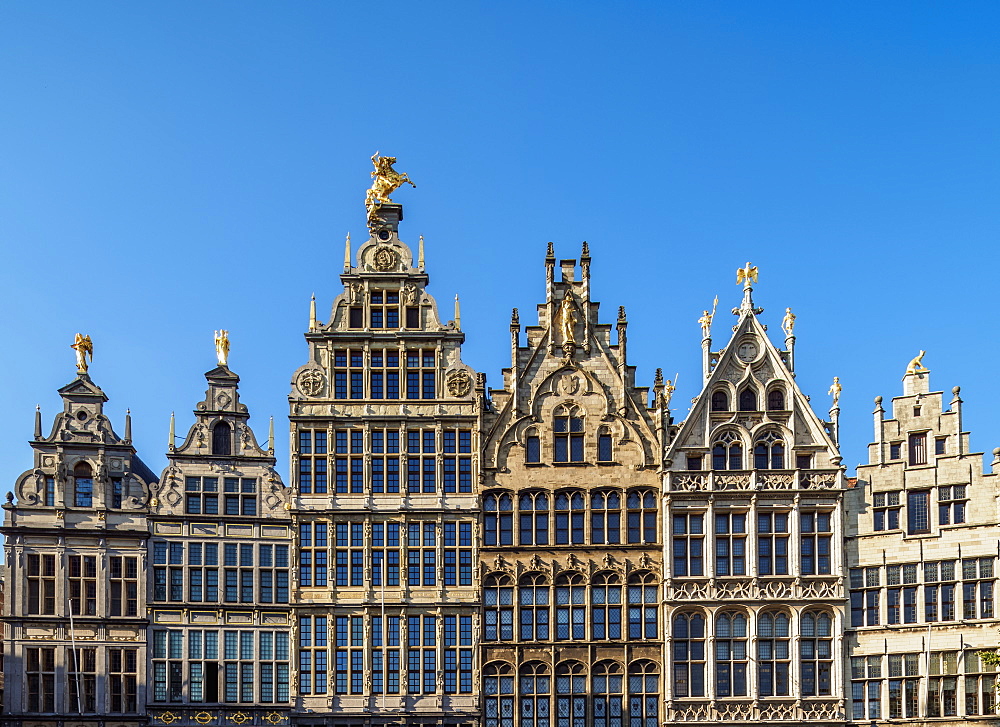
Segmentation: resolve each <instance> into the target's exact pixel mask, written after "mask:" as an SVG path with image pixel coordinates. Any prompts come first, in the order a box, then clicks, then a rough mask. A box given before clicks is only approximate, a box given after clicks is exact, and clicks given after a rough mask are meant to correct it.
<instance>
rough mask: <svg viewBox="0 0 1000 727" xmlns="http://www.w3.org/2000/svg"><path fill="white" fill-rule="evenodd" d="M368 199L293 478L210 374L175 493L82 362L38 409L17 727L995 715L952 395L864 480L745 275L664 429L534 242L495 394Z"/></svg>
mask: <svg viewBox="0 0 1000 727" xmlns="http://www.w3.org/2000/svg"><path fill="white" fill-rule="evenodd" d="M396 181H399V179H398V178H396ZM397 186H398V185H397ZM370 202H371V200H370ZM367 211H368V213H369V217H368V223H369V229H370V233H371V234H370V237H369V239H367V240H366V241H365V242H364V243H363V244H362V245H361V246H360V248H358V249H357V250H354V249H352V248H351V245H350V239H349V238H348V241H347V245H346V259H345V261H344V267H343V271H342V275H341V285H342V286H343V289H342V292H341V293H340V294H338V295H337V296H336V297H335V298H334V300H333V303H332V307H331V310H330V314H329V318H328V320H327V321H325V322H324V321H321V320H318V319H317V315H316V308H315V300H314V301H313V306H312V309H311V311H310V322H309V328H308V331H307V332H306V334H305V339H306V343H307V345H308V352H307V355H306V358H305V363H304V364H303V365H302V366H301V367H300V368H298V369H297V370H296V371H294V372H292V377H291V391H290V394H289V420H290V434H291V444H292V447H291V450H292V451H291V458H290V460H291V461H290V472H289V476H288V477H287V478H285V481H287V482H288V483H289V484H288V486H286V485H285V484H284V483H283V481H282V477H281V476H280V475H279V474H278V472H277V470H276V463H275V459H274V451H273V429H272V433H271V435H270V436H269V437H268V443H267V446H261V445H260V444H259V443H258V439H257V437H256V436H255V434H254V432H253V431H252V430H251V429H250V427H249V412H248V411H247V409H246V407H245V406H244V405H243V404H241V403H240V399H239V391H238V384H239V378H238V377H237V376H236V374H235V373H233V372H232V371H231V370H230V369H229V368H228V366H226V365H220V366H219V367H217V368H215V369H213V370H211V371H209V372H208V373H207V374H206V379H207V383H208V391H207V393H206V396H205V399H204V400H203V401H202V402H200V403H198V404H197V406H196V409H195V411H194V422H193V423H192V424H191V425H190V428H189V430H188V432H187V434H186V436H185V437H184V439H183V442H181V443H180V444H179V445H178V444H177V443H176V439H175V437H174V425H173V421H172V422H171V428H170V439H169V445H168V451H167V453H166V460H167V466H166V468H165V469H164V470H163V472H162V474H161V475H160V477H159V478H158V479H157V478H156V477H155V476H154V475H153V474H152V473H151V472H150V471H149V470H148V468H147V467H146V466H145V465H144V464H143V463H142V462H141V461H140V460H139V458H138V457H137V455H136V452H135V450H134V449H133V447H132V444H131V441H130V439H131V434H130V424H129V420H128V419H126V423H125V429H124V436H119V435H118V434H116V433H115V432H114V430H113V429H112V427H111V424H110V422H109V421H108V419H107V417H106V416H105V415H104V413H103V404H104V402H105V401H106V397H105V395H104V393H103V392H102V391H101V389H100V388H98V387H97V386H96V384H94V383H93V381H92V380H91V379H90V377H89V375H87V374H86V373H82V374H80V375H79V376H78V377H77V378H76V379H75V380H74V381H73V382H72V383H70V384H69V385H68V386H66V387H64V388H63V389H61V390H60V395H61V397H62V400H63V411H62V412H61V413H60V414H59V415H58V416H57V417H56V419H55V423H54V426H53V428H52V431H51V433H50V434H49V435H48V436H44V435H43V433H42V422H41V415H40V414H37V415H36V425H35V434H34V438H33V440H32V441H31V448H32V450H33V453H34V462H33V467H32V469H30V470H28V471H27V472H25V473H24V474H23V475H22V476H21V477H19V478H18V480H17V482H16V483H15V484H14V488H13V490H14V491H13V492H12V493H10V494H8V496H7V503H6V504H5V505H4V512H5V519H4V524H3V528H2V532H3V534H4V535H5V537H6V544H5V556H6V557H5V561H6V563H5V578H4V582H5V586H6V592H5V602H4V605H3V622H4V627H5V643H4V647H5V648H4V651H3V656H4V674H5V677H6V689H5V693H4V713H3V716H2V717H0V726H5V727H42V726H44V727H77V726H81V727H82V726H83V725H93V727H98V726H99V725H102V726H103V725H108V726H110V727H116V726H119V725H120V726H122V727H124V726H128V727H139V726H140V725H155V726H157V727H158V726H160V725H174V727H194V725H214V726H216V727H230V725H237V726H239V725H254V726H255V727H264V726H265V725H309V726H310V727H319V726H320V725H323V726H324V727H373V726H375V725H404V724H405V725H425V726H429V725H450V726H452V727H471V725H474V724H481V725H483V727H626V726H627V727H656V725H663V724H669V723H673V722H683V723H698V724H705V725H713V726H714V727H720V726H721V725H722V724H723V723H725V724H727V725H738V726H741V727H746V726H748V725H750V724H754V723H765V724H770V725H789V726H791V725H800V724H806V725H815V726H820V725H822V726H823V727H834V726H843V725H846V724H858V725H861V724H866V725H868V724H871V723H872V721H879V722H881V721H884V720H892V721H895V722H899V723H924V722H928V723H934V724H948V725H956V726H957V725H959V724H974V723H983V724H987V723H989V724H992V723H995V722H996V719H995V717H994V716H993V714H994V712H995V706H996V705H995V697H994V695H995V689H994V684H995V681H994V680H995V678H996V673H995V669H991V668H989V667H988V666H987V665H985V664H984V663H983V662H982V661H981V660H980V658H979V656H978V651H979V650H981V649H986V648H991V647H994V646H995V645H996V638H997V636H996V631H997V628H998V626H1000V620H998V619H997V617H996V610H995V606H994V600H995V594H994V588H995V582H996V579H995V572H996V568H997V563H996V560H997V557H998V555H1000V551H998V542H1000V541H998V533H1000V527H998V524H997V522H998V516H1000V513H998V512H997V504H996V503H997V485H996V479H995V478H996V473H997V472H998V471H1000V450H995V452H994V454H995V458H994V463H993V473H992V474H986V475H984V474H983V473H982V471H981V470H982V460H981V455H979V454H976V453H970V452H969V441H968V434H967V433H965V432H963V431H962V424H961V411H962V402H961V399H960V398H959V396H958V389H957V388H956V389H955V390H954V395H953V398H952V399H951V402H950V404H949V408H948V409H947V410H946V411H944V412H942V406H943V397H942V394H941V393H940V392H931V391H930V390H929V385H928V379H927V377H928V376H929V373H928V372H927V371H926V370H925V369H923V368H922V367H921V366H920V365H919V361H915V362H913V363H912V364H911V369H912V371H911V372H909V373H907V374H906V376H905V377H904V395H903V396H902V397H898V398H896V399H894V400H893V402H892V411H891V414H890V415H889V418H887V414H886V412H885V410H883V408H882V404H881V399H878V400H877V407H876V412H875V432H876V441H875V443H873V444H872V445H871V446H870V462H869V464H867V465H864V466H862V467H860V468H859V470H858V478H857V480H856V481H855V480H850V479H848V478H846V477H845V472H844V467H843V466H842V464H841V458H840V454H839V451H838V441H839V436H840V432H839V426H838V420H839V413H840V410H839V404H838V398H839V389H837V388H836V387H834V388H833V389H831V394H832V395H833V396H834V403H833V407H832V408H831V409H830V412H829V420H828V421H825V420H823V419H820V418H819V417H818V416H817V415H816V413H815V412H814V411H813V410H812V408H811V407H810V404H809V400H808V397H806V396H805V395H804V394H803V393H802V391H800V389H799V388H798V386H797V385H796V383H795V374H794V371H795V355H794V354H795V337H794V335H793V331H794V316H793V315H792V314H791V312H790V310H788V311H787V312H786V314H785V316H784V319H783V321H782V325H783V330H784V333H785V337H784V342H783V347H779V346H776V345H775V344H774V343H772V342H771V341H770V339H769V337H768V334H767V328H766V326H765V325H764V323H763V322H762V320H761V319H759V318H758V316H761V315H762V313H763V311H762V310H761V309H760V308H757V307H755V306H754V303H753V299H752V295H753V289H752V287H751V284H752V283H754V282H756V268H753V267H752V266H750V265H749V264H748V265H747V267H746V268H745V269H744V270H742V271H741V278H742V281H743V282H744V290H743V299H742V302H741V303H740V305H739V306H738V307H736V308H734V309H733V314H734V315H735V317H736V318H735V323H736V325H735V326H733V334H732V337H731V338H730V339H729V340H728V342H727V343H726V344H725V345H724V346H722V347H721V348H720V349H719V350H713V348H714V347H713V345H712V339H711V328H712V324H713V318H714V316H715V315H716V313H715V309H714V308H713V311H712V312H711V313H709V312H708V311H706V312H705V314H704V315H703V316H702V318H701V319H700V320H699V324H700V325H701V328H702V332H703V339H702V343H701V361H702V374H703V387H702V391H701V392H700V394H699V395H698V396H697V397H696V398H695V399H694V400H693V401H692V406H691V408H690V410H689V412H688V413H687V414H686V418H685V419H684V421H675V419H674V416H673V415H672V412H671V409H670V401H671V397H672V395H673V392H674V390H675V387H674V384H675V383H676V382H675V381H674V382H672V381H664V380H663V377H662V375H661V373H660V371H659V370H658V371H657V374H656V377H655V379H654V381H653V386H652V387H648V388H647V387H643V386H638V385H637V384H636V381H635V369H634V367H633V366H631V365H630V363H629V359H628V356H627V345H628V338H627V333H628V321H627V318H626V315H625V310H624V309H623V308H619V309H618V311H617V316H616V317H615V318H614V320H612V321H610V322H602V321H601V319H600V317H599V306H598V303H596V302H594V301H593V300H592V299H591V274H590V273H591V257H590V254H589V250H588V248H587V246H586V244H584V246H583V250H582V254H581V256H580V258H579V259H578V260H559V261H557V260H556V257H555V254H554V251H553V249H552V247H551V245H550V247H549V249H548V251H547V254H546V256H545V261H544V270H545V300H544V302H543V303H541V304H539V305H538V306H537V322H536V323H533V324H531V325H527V326H524V327H522V325H521V321H520V316H519V314H518V312H517V309H515V310H514V311H513V313H512V316H511V323H510V329H509V334H510V352H511V359H510V366H509V367H508V368H505V369H504V370H503V378H502V383H501V385H500V386H499V387H498V388H496V389H492V390H488V389H487V388H486V378H485V376H484V375H483V374H480V373H477V372H475V371H474V370H473V369H471V368H470V367H469V366H467V365H466V364H464V363H463V361H462V357H461V346H462V344H463V342H464V340H465V334H464V332H463V331H462V330H461V325H460V316H459V310H458V304H457V300H456V304H455V314H454V319H453V320H449V321H443V320H442V318H441V315H439V312H438V308H437V304H436V302H435V300H434V298H433V297H431V295H430V294H429V293H428V292H427V286H428V276H427V273H426V271H425V269H424V262H423V239H422V238H420V242H419V243H418V248H417V250H418V251H417V254H416V255H414V254H413V251H412V250H411V248H410V247H409V246H408V245H407V244H406V243H404V242H403V241H401V240H400V238H399V223H400V221H401V220H402V208H401V207H400V206H399V205H396V204H393V203H391V201H388V199H386V200H381V198H380V203H379V204H374V203H372V204H370V205H369V208H368V210H367ZM772 321H773V322H775V323H776V322H777V320H776V319H772ZM643 335H654V332H644V334H643ZM219 360H220V361H224V360H225V356H224V355H222V354H220V359H219ZM848 584H849V586H850V588H849V590H847V589H846V586H847V585H848ZM74 645H75V647H76V650H75V651H74V648H73V647H74Z"/></svg>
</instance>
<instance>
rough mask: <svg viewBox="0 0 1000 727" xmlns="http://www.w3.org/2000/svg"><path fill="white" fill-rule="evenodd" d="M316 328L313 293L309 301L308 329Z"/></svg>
mask: <svg viewBox="0 0 1000 727" xmlns="http://www.w3.org/2000/svg"><path fill="white" fill-rule="evenodd" d="M316 328H317V326H316V294H315V293H313V294H312V299H311V300H310V301H309V330H310V331H315V330H316Z"/></svg>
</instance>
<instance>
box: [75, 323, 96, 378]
mask: <svg viewBox="0 0 1000 727" xmlns="http://www.w3.org/2000/svg"><path fill="white" fill-rule="evenodd" d="M70 348H72V349H74V350H75V351H76V372H77V373H78V374H85V373H87V369H88V368H90V366H89V365H88V363H87V357H88V356H89V357H90V360H91V361H93V360H94V343H93V341H91V340H90V336H85V335H83V334H82V333H77V334H76V338H75V339H74V340H73V343H71V344H70Z"/></svg>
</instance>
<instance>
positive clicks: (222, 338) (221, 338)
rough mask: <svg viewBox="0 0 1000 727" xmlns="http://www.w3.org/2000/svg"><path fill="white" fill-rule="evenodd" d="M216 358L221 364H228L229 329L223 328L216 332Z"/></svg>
mask: <svg viewBox="0 0 1000 727" xmlns="http://www.w3.org/2000/svg"><path fill="white" fill-rule="evenodd" d="M215 358H216V359H217V360H218V362H219V366H227V365H228V361H229V331H227V330H225V329H222V330H221V331H216V332H215Z"/></svg>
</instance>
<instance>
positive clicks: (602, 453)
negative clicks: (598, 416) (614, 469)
mask: <svg viewBox="0 0 1000 727" xmlns="http://www.w3.org/2000/svg"><path fill="white" fill-rule="evenodd" d="M614 460H615V458H614V451H613V448H612V446H611V430H610V429H608V428H607V427H601V428H600V430H598V432H597V461H598V462H614Z"/></svg>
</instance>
